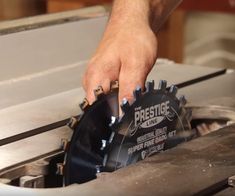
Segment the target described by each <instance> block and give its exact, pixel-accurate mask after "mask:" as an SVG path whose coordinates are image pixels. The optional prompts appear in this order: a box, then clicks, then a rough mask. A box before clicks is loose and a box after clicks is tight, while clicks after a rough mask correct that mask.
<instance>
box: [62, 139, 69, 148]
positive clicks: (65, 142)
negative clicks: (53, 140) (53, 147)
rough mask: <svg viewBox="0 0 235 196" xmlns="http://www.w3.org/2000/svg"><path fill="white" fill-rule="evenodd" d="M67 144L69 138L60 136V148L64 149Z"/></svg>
mask: <svg viewBox="0 0 235 196" xmlns="http://www.w3.org/2000/svg"><path fill="white" fill-rule="evenodd" d="M68 146H69V140H68V139H65V138H62V139H61V148H62V150H63V151H66V150H67V149H68Z"/></svg>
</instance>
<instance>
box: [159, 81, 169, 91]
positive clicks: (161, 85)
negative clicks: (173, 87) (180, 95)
mask: <svg viewBox="0 0 235 196" xmlns="http://www.w3.org/2000/svg"><path fill="white" fill-rule="evenodd" d="M166 87H167V81H166V80H160V82H159V85H158V89H159V90H162V91H165V90H166Z"/></svg>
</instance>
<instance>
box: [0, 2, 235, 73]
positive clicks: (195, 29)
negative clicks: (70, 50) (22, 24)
mask: <svg viewBox="0 0 235 196" xmlns="http://www.w3.org/2000/svg"><path fill="white" fill-rule="evenodd" d="M111 3H112V0H0V22H1V21H6V20H13V19H18V18H24V17H29V16H35V15H41V14H46V13H57V12H63V11H69V10H74V9H80V8H83V7H88V6H94V5H103V6H105V7H107V8H108V9H110V7H111ZM158 38H159V57H163V58H168V59H171V60H173V61H175V62H178V63H186V64H193V65H202V66H211V67H225V68H233V69H234V68H235V0H184V1H183V3H182V4H181V5H180V6H179V7H178V8H177V9H176V10H175V11H174V12H173V13H172V15H171V16H170V17H169V19H168V21H167V22H166V23H165V24H164V26H163V27H162V29H161V31H160V32H159V37H158Z"/></svg>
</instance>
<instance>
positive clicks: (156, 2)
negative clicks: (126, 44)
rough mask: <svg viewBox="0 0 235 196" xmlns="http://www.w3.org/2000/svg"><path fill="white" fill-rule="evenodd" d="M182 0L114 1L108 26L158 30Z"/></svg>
mask: <svg viewBox="0 0 235 196" xmlns="http://www.w3.org/2000/svg"><path fill="white" fill-rule="evenodd" d="M181 1H182V0H115V1H114V4H113V9H112V13H111V16H110V21H109V25H110V26H111V28H115V27H117V28H120V24H121V26H125V25H127V26H131V25H136V24H138V25H140V26H141V25H148V26H151V27H152V28H153V30H154V31H157V30H159V28H160V26H161V25H162V23H163V22H164V21H165V20H166V18H167V17H168V16H169V14H170V13H171V11H172V10H174V9H175V8H176V7H177V5H178V4H179V3H180V2H181Z"/></svg>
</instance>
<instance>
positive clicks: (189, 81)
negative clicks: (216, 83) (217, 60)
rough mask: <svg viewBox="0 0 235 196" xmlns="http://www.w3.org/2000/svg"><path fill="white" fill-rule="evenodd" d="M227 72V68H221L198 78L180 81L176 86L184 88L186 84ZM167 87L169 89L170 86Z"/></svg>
mask: <svg viewBox="0 0 235 196" xmlns="http://www.w3.org/2000/svg"><path fill="white" fill-rule="evenodd" d="M225 73H226V69H223V70H219V71H217V72H214V73H211V74H208V75H205V76H201V77H198V78H195V79H192V80H188V81H185V82H182V83H178V84H176V86H177V87H178V88H183V87H186V86H189V85H192V84H196V83H198V82H202V81H204V80H208V79H211V78H214V77H217V76H220V75H223V74H225ZM167 89H169V88H167Z"/></svg>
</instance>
